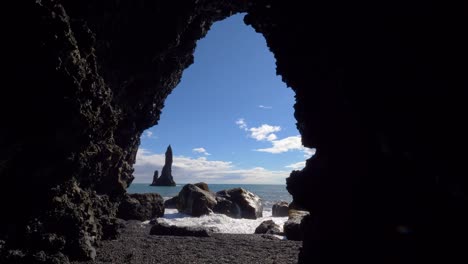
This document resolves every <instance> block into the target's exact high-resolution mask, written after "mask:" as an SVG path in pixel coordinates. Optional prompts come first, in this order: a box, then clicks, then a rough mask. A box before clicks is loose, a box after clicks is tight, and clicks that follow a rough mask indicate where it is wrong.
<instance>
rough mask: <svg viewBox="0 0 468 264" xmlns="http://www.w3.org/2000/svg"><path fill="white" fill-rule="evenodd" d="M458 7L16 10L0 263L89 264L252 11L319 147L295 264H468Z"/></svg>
mask: <svg viewBox="0 0 468 264" xmlns="http://www.w3.org/2000/svg"><path fill="white" fill-rule="evenodd" d="M464 5H465V4H464V3H463V2H462V1H459V3H451V2H443V3H437V4H435V3H433V2H431V1H392V2H391V3H387V2H379V1H344V0H332V1H314V2H309V1H298V0H297V1H295V0H293V1H272V0H258V1H242V0H238V1H237V0H235V1H213V0H187V1H156V0H155V1H149V0H138V1H134V0H123V1H116V0H102V1H90V0H82V1H64V0H42V1H33V0H30V1H6V2H5V3H4V4H3V6H2V7H3V8H4V10H8V12H7V13H6V14H5V16H3V18H4V19H5V20H6V22H7V23H4V24H8V26H7V27H5V30H4V31H3V35H2V36H4V39H5V41H4V42H3V44H4V45H5V47H4V50H6V51H8V52H6V53H5V56H4V57H3V59H2V63H3V64H4V65H3V67H2V69H4V72H3V73H4V74H3V76H4V78H3V83H4V85H3V86H4V87H3V86H2V89H0V120H2V129H0V179H2V185H3V186H5V188H4V189H3V190H2V192H0V208H2V212H7V213H6V214H8V217H1V218H0V240H1V241H5V243H4V244H3V245H2V249H1V250H0V254H1V256H0V262H2V263H21V262H25V261H26V260H27V259H30V258H35V259H42V260H43V259H46V260H48V258H49V257H52V256H63V257H64V258H67V256H69V257H70V258H72V259H89V258H93V256H94V254H95V248H94V247H95V244H96V243H97V242H98V241H99V240H100V239H101V238H103V237H104V236H105V235H104V229H105V230H107V229H108V227H106V228H104V226H107V225H108V224H109V223H113V221H112V219H113V218H114V217H115V215H116V205H117V204H118V203H119V201H120V200H121V199H122V197H123V195H124V193H125V189H126V188H127V187H128V185H129V184H130V183H131V182H132V180H133V176H132V172H133V168H132V165H133V164H134V163H135V157H136V153H137V150H138V147H139V143H140V140H139V137H140V135H141V134H142V133H143V131H144V130H145V129H147V128H149V127H151V126H153V125H155V124H156V123H157V121H158V118H159V115H160V113H161V109H162V107H163V105H164V100H165V98H166V97H167V95H168V94H169V93H170V92H171V91H172V89H173V88H174V87H175V86H176V85H177V84H178V83H179V81H180V78H181V75H182V72H183V70H184V69H185V68H187V67H188V66H189V65H190V64H191V63H192V62H193V52H194V48H195V45H196V41H197V40H198V39H200V38H202V37H203V36H204V35H205V34H206V32H207V30H208V29H209V27H210V26H211V24H212V23H213V22H214V21H218V20H221V19H223V18H226V17H228V16H229V15H231V14H233V13H236V12H239V11H246V12H247V16H246V18H245V22H246V23H247V24H248V25H251V26H252V27H253V28H254V29H255V30H256V31H257V32H259V33H261V34H262V35H263V36H264V37H265V39H266V43H267V45H268V47H269V49H270V50H271V51H272V52H273V54H274V56H275V58H276V66H277V74H278V75H281V77H282V79H283V81H284V82H285V83H286V84H287V85H288V86H289V87H291V88H292V89H293V91H294V92H295V98H296V103H295V105H294V109H295V114H294V116H295V118H296V120H297V128H298V130H299V132H300V134H301V139H302V143H303V145H304V146H306V147H310V148H316V149H317V152H316V154H315V155H314V157H312V158H310V159H308V160H307V162H306V166H305V168H304V169H303V170H301V171H293V172H292V173H291V175H290V177H289V178H288V179H287V188H288V191H289V192H290V193H291V194H292V195H293V198H294V201H295V202H296V203H297V204H298V205H299V206H301V207H303V208H305V209H307V210H308V211H310V212H313V215H311V216H310V217H308V218H305V219H308V220H307V221H303V222H305V224H304V225H303V226H304V228H303V230H304V242H303V249H302V251H301V254H300V259H299V261H300V262H301V263H344V262H356V263H382V262H386V261H391V262H394V263H407V262H410V263H416V262H417V263H426V262H439V263H456V262H460V263H467V262H468V259H467V258H468V257H467V255H466V254H465V248H464V247H463V246H464V245H465V244H466V239H467V237H468V226H467V225H466V223H467V222H468V214H467V213H466V208H468V198H467V197H468V180H467V178H466V176H465V175H468V167H467V166H466V160H468V152H467V151H466V149H468V137H466V135H467V134H468V130H467V126H465V124H464V122H463V120H465V119H466V114H465V113H467V112H468V109H467V108H468V105H467V104H466V101H467V97H468V95H467V94H466V89H464V88H465V87H466V86H467V81H466V72H467V70H468V69H467V67H468V66H467V64H466V63H463V62H464V61H467V60H468V51H467V49H466V47H467V46H468V42H467V40H466V38H465V37H464V35H463V34H460V32H464V31H465V28H464V26H463V25H466V24H468V21H467V20H468V16H467V15H466V8H465V6H464ZM18 14H21V15H20V16H19V15H18ZM31 129H33V130H34V132H33V133H31ZM25 164H27V166H25ZM26 183H27V184H26ZM19 193H21V196H22V197H21V198H22V199H12V197H16V196H17V195H18V194H19ZM2 216H3V214H2ZM110 229H111V230H112V228H110ZM403 230H406V231H403ZM106 232H107V231H106ZM44 235H45V236H48V235H51V236H50V237H56V238H57V240H56V241H62V239H63V240H65V241H66V244H65V245H63V248H62V244H61V243H58V242H57V243H55V242H51V243H50V244H49V245H47V249H44V248H43V244H41V242H40V241H41V240H40V239H38V238H41V237H43V236H44ZM51 241H55V240H54V239H52V240H51ZM459 241H461V242H459ZM5 252H6V253H5ZM57 252H59V253H57ZM60 252H62V253H64V254H63V255H60V254H62V253H60ZM44 254H45V255H44ZM7 255H8V256H9V257H8V259H7V257H5V256H7ZM13 258H14V260H12V259H13ZM65 261H66V260H63V261H61V262H63V263H65Z"/></svg>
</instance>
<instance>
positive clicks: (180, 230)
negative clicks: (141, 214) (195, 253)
mask: <svg viewBox="0 0 468 264" xmlns="http://www.w3.org/2000/svg"><path fill="white" fill-rule="evenodd" d="M213 231H214V230H212V229H208V228H203V227H192V226H175V225H169V224H167V223H163V222H158V221H156V222H153V226H152V227H151V230H150V235H157V236H195V237H209V236H210V233H212V232H213Z"/></svg>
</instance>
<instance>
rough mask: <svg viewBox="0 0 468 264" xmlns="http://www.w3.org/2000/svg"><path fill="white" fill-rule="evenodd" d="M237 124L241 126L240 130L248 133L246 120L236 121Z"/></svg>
mask: <svg viewBox="0 0 468 264" xmlns="http://www.w3.org/2000/svg"><path fill="white" fill-rule="evenodd" d="M236 124H237V125H238V126H239V128H240V129H244V130H245V131H248V128H247V123H245V120H244V118H239V119H238V120H237V121H236Z"/></svg>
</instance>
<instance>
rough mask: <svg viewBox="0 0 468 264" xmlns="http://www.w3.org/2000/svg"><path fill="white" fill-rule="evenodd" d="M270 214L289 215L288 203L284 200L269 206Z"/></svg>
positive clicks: (277, 215)
mask: <svg viewBox="0 0 468 264" xmlns="http://www.w3.org/2000/svg"><path fill="white" fill-rule="evenodd" d="M271 211H272V212H271V214H272V216H276V217H282V216H288V215H289V203H288V202H285V201H281V202H277V203H275V204H274V205H273V207H272V208H271Z"/></svg>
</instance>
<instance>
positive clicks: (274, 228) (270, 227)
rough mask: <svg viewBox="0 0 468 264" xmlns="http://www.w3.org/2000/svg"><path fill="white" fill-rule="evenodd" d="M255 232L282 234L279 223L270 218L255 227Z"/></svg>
mask: <svg viewBox="0 0 468 264" xmlns="http://www.w3.org/2000/svg"><path fill="white" fill-rule="evenodd" d="M255 234H271V235H282V232H281V230H280V227H279V225H277V224H276V223H275V222H273V221H272V220H266V221H263V222H262V223H261V224H260V225H259V226H258V227H257V228H256V229H255Z"/></svg>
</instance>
